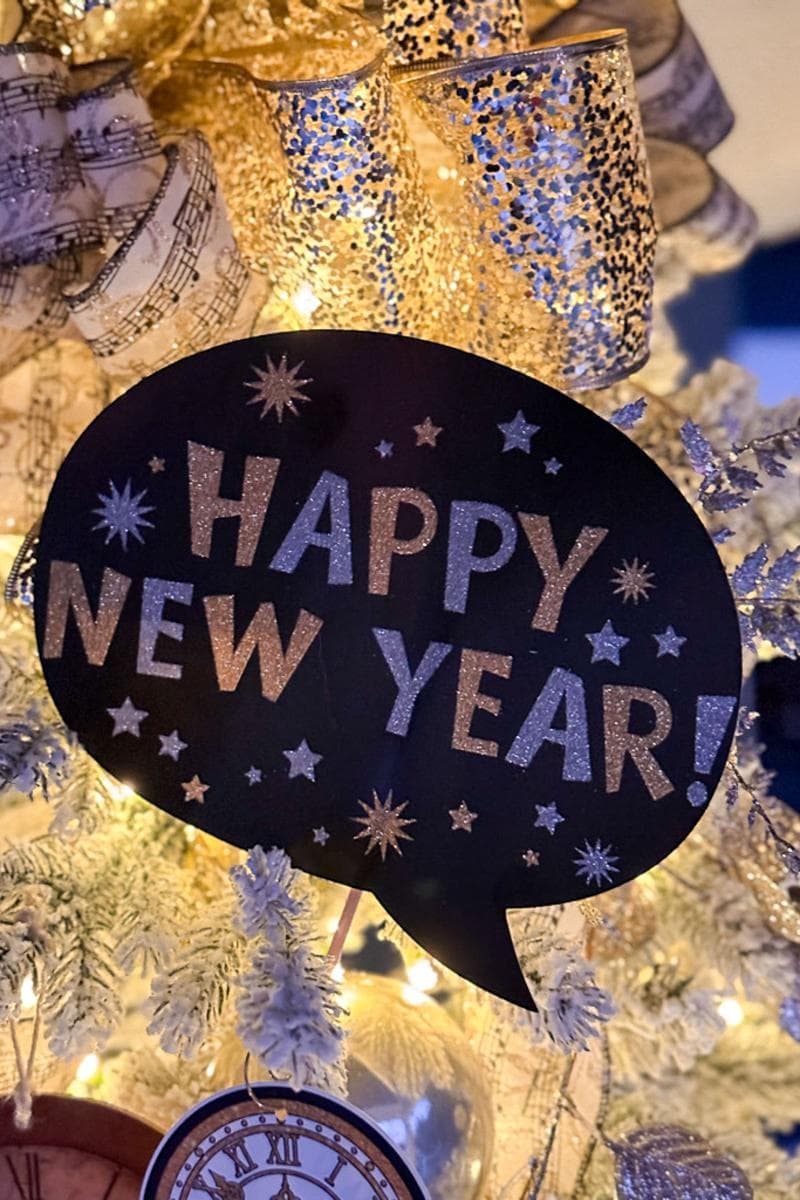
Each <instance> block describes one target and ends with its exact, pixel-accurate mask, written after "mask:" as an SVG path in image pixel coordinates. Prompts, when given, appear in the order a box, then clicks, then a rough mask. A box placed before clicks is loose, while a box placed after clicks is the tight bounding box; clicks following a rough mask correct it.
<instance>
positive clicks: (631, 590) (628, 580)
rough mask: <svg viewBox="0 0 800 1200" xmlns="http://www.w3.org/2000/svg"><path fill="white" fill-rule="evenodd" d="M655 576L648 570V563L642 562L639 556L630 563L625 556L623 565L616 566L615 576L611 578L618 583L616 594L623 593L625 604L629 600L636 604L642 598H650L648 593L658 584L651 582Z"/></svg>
mask: <svg viewBox="0 0 800 1200" xmlns="http://www.w3.org/2000/svg"><path fill="white" fill-rule="evenodd" d="M653 578H654V575H653V572H652V571H649V570H648V564H647V563H640V562H639V560H638V558H635V559H634V560H633V562H632V563H629V562H628V560H627V559H626V558H623V560H622V566H621V567H615V568H614V578H613V579H612V580H611V582H612V583H616V585H617V586H616V587H615V588H614V595H615V596H617V595H621V596H622V602H623V604H627V603H628V601H629V600H632V601H633V603H634V604H638V603H639V601H640V600H649V599H650V597H649V596H648V594H647V593H648V592H649V591H652V590H653V588H654V587H655V586H656V585H655V584H654V583H651V582H650V581H651V579H653Z"/></svg>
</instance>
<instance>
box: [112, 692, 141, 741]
mask: <svg viewBox="0 0 800 1200" xmlns="http://www.w3.org/2000/svg"><path fill="white" fill-rule="evenodd" d="M106 712H107V713H108V714H109V716H111V717H113V718H114V729H113V732H112V734H111V736H112V737H116V736H117V735H118V734H120V733H132V734H133V736H134V737H139V736H140V733H139V726H140V725H141V723H142V721H143V720H144V719H145V717H146V716H147V715H148V714H147V713H146V712H145V710H144V709H143V708H137V707H136V706H135V704H133V703H132V701H131V698H130V696H126V697H125V699H124V700H123V702H122V704H120V706H119V708H107V709H106Z"/></svg>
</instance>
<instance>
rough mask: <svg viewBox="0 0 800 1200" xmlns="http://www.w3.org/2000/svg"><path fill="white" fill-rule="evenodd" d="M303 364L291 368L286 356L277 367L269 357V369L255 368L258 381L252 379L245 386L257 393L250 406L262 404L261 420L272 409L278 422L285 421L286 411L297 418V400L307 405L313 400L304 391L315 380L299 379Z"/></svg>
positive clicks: (249, 401)
mask: <svg viewBox="0 0 800 1200" xmlns="http://www.w3.org/2000/svg"><path fill="white" fill-rule="evenodd" d="M302 369H303V364H302V363H301V362H299V363H298V364H297V366H295V367H289V366H288V365H287V362H286V355H285V354H282V355H281V361H280V362H279V363H278V365H277V366H275V363H274V362H273V361H272V359H271V358H270V357H269V355H267V369H266V370H265V371H264V370H262V369H261V367H253V370H254V371H255V373H256V375H257V376H258V379H252V380H250V382H249V383H246V384H245V385H244V386H245V387H248V388H252V389H253V391H254V392H255V396H253V397H252V398H251V399H250V400H248V401H247V403H248V404H262V405H263V408H262V409H261V420H262V421H263V419H264V417H265V416H266V415H267V413H268V412H270V411H271V409H273V408H274V409H275V415H276V416H277V418H278V421H279V422H280V421H282V420H283V413H284V409H287V408H288V410H289V412H290V413H294V415H295V416H297V415H298V414H297V408H296V406H295V403H294V402H295V400H299V401H300V402H301V403H303V404H305V403H306V402H307V401H308V400H310V399H311V397H310V396H306V395H305V393H304V392H303V391H302V388H304V387H305V385H306V384H307V383H313V382H314V380H313V379H298V378H297V373H298V371H302Z"/></svg>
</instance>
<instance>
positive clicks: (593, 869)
mask: <svg viewBox="0 0 800 1200" xmlns="http://www.w3.org/2000/svg"><path fill="white" fill-rule="evenodd" d="M575 849H576V850H577V852H578V857H577V858H574V859H573V860H572V861H573V862H574V863H575V866H576V867H577V868H578V869H577V871H576V872H575V874H576V875H577V876H578V877H579V878H583V879H585V880H586V882H587V883H595V884H597V886H598V887H599V886H600V885H601V884H603V883H611V876H612V875H618V874H619V867H618V866H617V865H616V864H617V863H618V862H619V856H618V855H616V854H612V853H611V851H612V849H613V847H612V846H601V845H600V838H598V839H597V841H596V842H595V844H594V845H593V846H592V845H591V844H590V842H589V841H588V839H585V840H584V843H583V849H582V850H581V849H580V847H579V846H576V847H575Z"/></svg>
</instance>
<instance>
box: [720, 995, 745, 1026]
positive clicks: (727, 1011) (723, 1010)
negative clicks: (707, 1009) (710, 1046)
mask: <svg viewBox="0 0 800 1200" xmlns="http://www.w3.org/2000/svg"><path fill="white" fill-rule="evenodd" d="M717 1012H718V1013H719V1015H720V1016H721V1017H722V1019H723V1021H724V1022H725V1024H726V1025H727V1026H728V1028H729V1029H734V1028H735V1027H736V1026H737V1025H741V1023H742V1021H743V1020H744V1009H743V1008H742V1006H741V1004H740V1003H739V1001H738V1000H736V999H734V997H733V996H726V998H725V999H724V1000H721V1001H720V1003H719V1005H718V1006H717Z"/></svg>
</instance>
